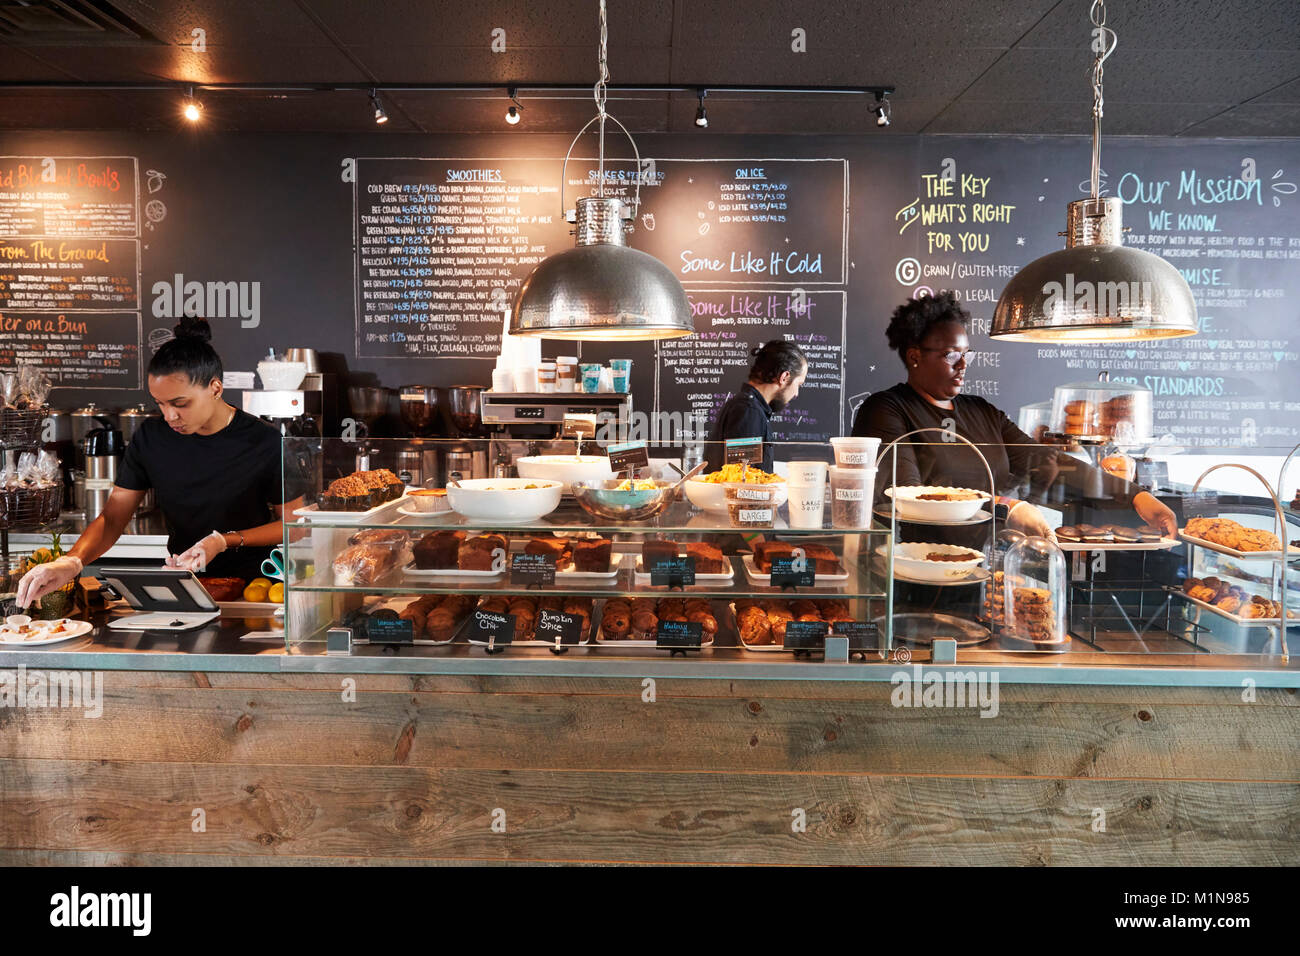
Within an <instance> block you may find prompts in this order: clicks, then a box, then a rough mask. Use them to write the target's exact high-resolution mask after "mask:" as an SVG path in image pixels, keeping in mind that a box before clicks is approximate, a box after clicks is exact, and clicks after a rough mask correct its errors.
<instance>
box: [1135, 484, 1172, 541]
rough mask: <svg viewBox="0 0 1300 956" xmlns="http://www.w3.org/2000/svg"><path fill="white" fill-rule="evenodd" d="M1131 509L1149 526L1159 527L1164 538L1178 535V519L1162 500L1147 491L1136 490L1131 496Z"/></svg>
mask: <svg viewBox="0 0 1300 956" xmlns="http://www.w3.org/2000/svg"><path fill="white" fill-rule="evenodd" d="M1133 510H1134V511H1136V512H1137V513H1138V517H1139V518H1141V519H1142V520H1143V521H1145V522H1146V523H1147V524H1149V525H1151V527H1153V528H1159V529H1160V531H1161V533H1162V534H1164V536H1165V537H1166V538H1176V537H1178V519H1177V518H1175V517H1174V513H1173V512H1172V511H1170V510H1169V507H1168V506H1167V505H1166V504H1165V503H1164V502H1163V501H1161V500H1160V499H1159V498H1157V497H1156V496H1155V495H1153V494H1151V493H1150V492H1149V491H1141V492H1138V494H1136V495H1135V496H1134V497H1133Z"/></svg>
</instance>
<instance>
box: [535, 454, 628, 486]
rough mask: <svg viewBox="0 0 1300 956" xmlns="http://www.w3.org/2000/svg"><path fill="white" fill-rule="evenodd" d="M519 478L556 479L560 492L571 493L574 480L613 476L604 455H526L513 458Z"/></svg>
mask: <svg viewBox="0 0 1300 956" xmlns="http://www.w3.org/2000/svg"><path fill="white" fill-rule="evenodd" d="M515 471H516V472H517V473H518V474H519V477H520V478H532V479H538V478H540V479H542V480H544V481H558V482H560V484H561V485H562V486H563V487H562V488H561V493H562V494H566V495H568V494H572V493H573V489H572V488H571V487H569V486H570V485H571V484H573V482H575V481H604V480H606V479H609V478H613V477H614V470H613V469H612V468H610V467H609V458H607V457H606V456H604V455H582V456H578V455H527V456H525V457H523V458H516V459H515Z"/></svg>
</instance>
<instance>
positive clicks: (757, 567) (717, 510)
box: [284, 439, 891, 657]
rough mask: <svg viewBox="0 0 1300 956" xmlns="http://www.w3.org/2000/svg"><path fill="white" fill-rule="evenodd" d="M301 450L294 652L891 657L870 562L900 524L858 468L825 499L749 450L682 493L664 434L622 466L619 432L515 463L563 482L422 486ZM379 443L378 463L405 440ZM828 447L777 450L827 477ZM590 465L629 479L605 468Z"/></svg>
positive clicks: (550, 446) (338, 444)
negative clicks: (748, 457) (838, 501)
mask: <svg viewBox="0 0 1300 956" xmlns="http://www.w3.org/2000/svg"><path fill="white" fill-rule="evenodd" d="M286 444H287V445H290V446H292V447H291V448H290V447H286V454H285V461H286V462H311V463H312V465H311V467H310V468H309V469H308V470H306V471H305V472H303V473H299V474H293V473H289V472H286V477H285V480H286V487H287V488H288V487H289V486H290V485H292V486H294V487H295V488H296V489H297V490H299V491H301V493H302V495H303V506H302V507H300V508H298V509H296V510H295V512H294V514H293V515H288V516H286V517H287V518H288V519H289V520H288V521H287V522H286V538H285V545H284V556H285V561H284V566H285V597H286V621H285V625H286V626H285V634H286V640H287V641H288V643H289V645H290V648H291V649H293V650H296V651H298V652H302V653H312V652H321V651H322V650H323V649H324V648H325V647H326V646H327V644H328V642H329V637H330V633H329V632H330V631H331V629H334V630H336V631H338V630H339V629H345V630H346V631H348V632H350V635H344V637H345V638H350V641H351V644H352V645H354V646H355V645H360V644H367V643H368V644H372V645H373V644H384V645H387V646H388V647H389V648H390V649H392V650H395V651H400V649H401V647H402V645H411V646H412V647H420V646H423V647H426V648H438V647H441V648H444V649H445V652H447V653H457V652H470V653H480V654H489V655H495V654H498V653H505V654H514V653H519V652H527V651H529V650H532V651H550V652H552V653H555V654H567V653H570V652H577V653H604V654H607V655H608V654H616V655H617V654H628V653H660V654H662V653H684V654H694V655H699V654H708V653H709V652H710V651H711V650H712V649H713V648H734V649H741V650H743V651H746V652H752V653H756V654H757V653H765V654H771V653H774V652H786V653H789V654H791V655H796V654H797V655H799V656H816V655H820V654H821V653H822V652H823V650H824V649H825V646H826V641H827V639H828V638H833V639H842V641H843V643H842V644H838V645H836V644H833V645H832V647H833V648H834V647H841V648H843V649H845V650H847V651H848V653H849V654H853V655H858V656H863V655H872V656H875V657H880V656H881V655H883V654H885V653H887V651H888V649H889V646H890V620H891V618H890V613H889V612H890V599H891V596H890V592H889V587H888V582H889V580H890V567H889V562H888V560H886V561H885V562H884V563H883V564H881V563H880V562H878V561H877V562H873V561H872V555H873V552H874V551H875V548H876V546H878V545H887V544H888V542H889V540H890V535H889V532H888V530H886V529H884V528H881V527H872V519H871V511H870V507H869V503H870V496H871V491H870V488H869V486H867V487H866V488H865V489H864V488H863V486H862V482H861V481H860V480H859V482H858V484H857V486H855V487H856V488H857V490H858V492H859V494H860V495H861V494H865V496H866V500H864V501H860V502H858V505H859V506H858V507H856V508H853V509H844V508H840V509H836V508H834V507H833V503H834V493H833V491H831V490H830V489H829V488H828V487H827V486H826V485H825V484H824V483H825V478H824V477H823V478H822V482H823V487H822V489H821V494H820V495H817V494H815V493H814V492H813V491H812V490H811V489H809V488H808V487H806V486H803V485H801V486H796V487H794V488H790V487H788V485H787V482H786V481H785V479H784V478H783V477H781V476H779V475H776V474H769V473H765V472H763V471H762V470H761V469H760V468H759V466H758V464H753V465H750V464H748V463H744V462H736V463H733V464H730V465H727V466H725V467H724V469H721V470H719V471H718V472H715V473H713V474H711V475H709V476H707V478H705V477H696V478H691V479H689V480H686V481H682V482H681V483H680V485H679V482H678V479H680V478H681V475H680V474H679V473H678V472H677V471H676V470H675V469H674V467H673V465H674V464H675V462H676V460H677V456H673V455H669V454H668V453H667V452H668V449H666V448H661V447H660V446H656V445H653V444H650V443H632V444H633V445H634V446H635V447H633V448H630V449H626V451H625V452H624V454H625V455H626V453H628V452H630V453H632V458H630V459H629V460H628V461H626V462H625V461H623V460H621V459H620V458H619V452H618V451H617V449H620V448H621V447H622V446H621V445H619V444H617V443H616V444H613V445H611V446H609V452H610V454H608V455H597V454H596V451H595V450H594V449H584V450H583V452H582V453H581V455H579V454H578V452H577V450H576V449H572V448H570V449H566V450H560V449H559V448H558V447H555V446H558V444H559V443H551V442H533V443H530V444H531V445H532V446H533V447H529V448H527V449H526V451H527V452H529V454H527V455H522V456H520V459H531V460H533V461H536V460H538V459H545V460H546V465H547V469H548V470H547V472H546V473H547V474H548V475H550V477H545V478H543V477H520V476H519V475H518V474H513V475H512V474H503V475H500V476H498V477H491V478H471V477H468V476H465V475H463V474H462V475H459V476H456V475H455V474H453V476H452V477H451V479H450V480H448V482H447V484H446V486H445V487H430V488H418V487H410V486H406V487H403V486H401V485H400V483H395V482H394V479H393V476H392V474H391V469H384V468H374V469H370V470H368V471H367V472H355V471H354V470H353V468H352V466H353V464H354V461H355V454H354V451H355V450H354V449H353V448H351V447H349V444H348V443H347V442H344V441H343V440H341V439H286ZM368 444H369V446H370V450H371V464H376V463H382V462H383V461H384V460H386V458H385V456H386V455H387V456H390V457H395V456H396V454H397V453H398V452H399V451H400V445H401V444H402V443H401V442H393V443H392V445H393V447H391V448H385V447H384V445H385V443H384V442H383V441H379V440H370V441H369V442H368ZM467 444H468V445H473V441H469V442H466V441H458V442H456V443H455V447H454V448H453V447H452V446H450V445H449V446H448V448H447V450H446V451H447V455H448V456H449V457H451V456H456V455H461V454H463V453H464V451H463V450H464V447H465V446H466V445H467ZM538 445H541V446H544V447H536V446H538ZM521 450H525V449H521ZM829 452H830V449H829V448H828V447H827V446H824V445H806V446H801V445H795V444H790V445H783V446H780V447H779V448H778V449H777V456H778V457H779V458H780V459H781V465H782V470H783V471H784V470H785V469H786V467H787V466H788V464H789V463H790V462H804V463H806V464H808V465H809V466H811V467H812V470H813V471H814V473H816V472H818V471H819V472H820V474H822V475H824V474H825V473H826V472H827V471H828V470H829V469H828V468H827V465H828V463H829V461H830V458H831V456H830V454H829ZM637 453H639V454H640V458H639V460H638V459H637V458H636V454H637ZM661 454H662V455H663V457H660V456H661ZM566 458H567V459H569V460H570V461H571V463H572V465H573V469H574V470H573V472H572V473H569V472H566V471H565V469H564V464H565V459H566ZM592 458H597V459H598V460H599V461H600V462H603V463H604V468H605V472H608V473H609V474H612V475H613V476H614V477H612V478H611V477H607V476H603V475H604V473H602V476H594V472H591V470H590V465H591V462H590V461H589V460H588V459H592ZM452 460H453V461H455V460H457V459H455V458H452ZM815 466H820V469H818V468H816V467H815ZM517 470H520V469H516V471H517ZM522 470H527V463H525V464H524V466H523V469H522ZM862 472H863V473H864V474H866V473H870V472H869V471H868V470H867V469H862ZM633 473H635V476H634V477H633ZM724 478H725V479H732V480H722V479H724ZM429 483H431V484H434V485H436V481H433V482H429ZM791 494H793V495H794V496H795V497H796V499H797V501H798V502H799V506H800V508H801V509H802V510H801V511H800V512H798V513H797V516H796V521H795V522H794V523H793V525H792V523H791V521H790V520H789V511H788V508H789V499H790V496H791ZM814 499H815V500H814ZM814 504H820V505H821V506H820V507H819V508H815V507H814ZM818 512H819V513H818ZM810 514H811V516H812V519H813V520H810V518H809V516H810ZM887 550H888V549H887V548H886V551H887ZM336 636H337V635H336Z"/></svg>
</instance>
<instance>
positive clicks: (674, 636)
mask: <svg viewBox="0 0 1300 956" xmlns="http://www.w3.org/2000/svg"><path fill="white" fill-rule="evenodd" d="M703 643H704V625H703V624H701V623H700V622H699V621H660V622H659V627H658V629H657V630H656V631H655V647H699V646H701V645H702V644H703Z"/></svg>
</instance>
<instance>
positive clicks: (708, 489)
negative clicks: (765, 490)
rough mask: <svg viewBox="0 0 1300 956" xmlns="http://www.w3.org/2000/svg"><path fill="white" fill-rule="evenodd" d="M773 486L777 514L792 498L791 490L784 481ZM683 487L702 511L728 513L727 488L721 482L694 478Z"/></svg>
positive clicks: (774, 507)
mask: <svg viewBox="0 0 1300 956" xmlns="http://www.w3.org/2000/svg"><path fill="white" fill-rule="evenodd" d="M756 484H757V483H756ZM772 484H775V485H776V498H775V499H774V500H773V502H772V510H773V512H775V511H776V509H777V508H779V507H781V506H782V505H783V504H785V502H786V499H787V498H789V497H790V490H789V488H788V487H786V483H785V482H784V481H778V482H773V483H772ZM683 487H684V488H685V489H686V497H687V498H688V499H689V500H690V502H691V504H693V505H695V507H697V508H699V509H700V510H701V511H707V512H709V513H710V514H720V515H725V514H726V513H727V486H726V485H724V484H722V483H721V482H714V481H703V480H701V479H699V478H692V479H691V480H690V481H687V482H685V483H684V485H683Z"/></svg>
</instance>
